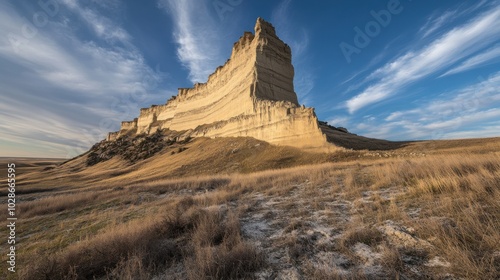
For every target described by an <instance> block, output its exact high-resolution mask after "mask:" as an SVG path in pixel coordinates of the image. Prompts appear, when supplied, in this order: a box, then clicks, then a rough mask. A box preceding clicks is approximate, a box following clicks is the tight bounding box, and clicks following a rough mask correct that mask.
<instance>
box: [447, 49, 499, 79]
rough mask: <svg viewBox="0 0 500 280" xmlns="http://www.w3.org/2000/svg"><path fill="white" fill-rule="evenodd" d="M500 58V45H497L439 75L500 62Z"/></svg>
mask: <svg viewBox="0 0 500 280" xmlns="http://www.w3.org/2000/svg"><path fill="white" fill-rule="evenodd" d="M499 58H500V45H496V46H494V47H493V48H490V49H487V50H486V51H484V52H482V53H480V54H478V55H475V56H473V57H471V58H469V59H467V60H465V61H464V62H462V63H460V65H458V66H456V67H454V68H453V69H451V70H448V71H447V72H446V73H444V74H443V75H441V76H439V77H444V76H448V75H452V74H457V73H460V72H465V71H468V70H471V69H474V68H478V67H480V66H483V65H487V64H492V63H498V62H500V60H499Z"/></svg>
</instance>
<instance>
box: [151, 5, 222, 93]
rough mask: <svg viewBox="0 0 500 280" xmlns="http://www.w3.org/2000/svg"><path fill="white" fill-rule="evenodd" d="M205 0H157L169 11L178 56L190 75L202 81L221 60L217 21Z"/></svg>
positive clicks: (191, 78)
mask: <svg viewBox="0 0 500 280" xmlns="http://www.w3.org/2000/svg"><path fill="white" fill-rule="evenodd" d="M208 4H210V3H207V2H206V1H196V0H160V1H159V2H158V6H159V7H160V8H162V9H163V10H165V11H166V12H167V13H168V14H170V15H171V17H172V19H173V23H174V26H175V31H174V38H175V41H176V42H177V44H178V45H179V47H178V49H177V56H178V58H179V60H180V61H181V63H182V64H183V65H184V66H185V67H186V68H187V69H188V70H189V79H190V80H191V81H192V82H193V83H195V82H205V81H206V80H207V79H208V76H209V75H210V74H211V73H212V72H213V71H214V70H215V68H216V67H217V66H218V65H219V64H221V61H224V60H223V59H222V56H221V49H222V46H221V39H220V32H219V25H218V24H216V21H215V19H214V18H213V16H212V14H211V13H210V12H209V8H208V6H207V5H208Z"/></svg>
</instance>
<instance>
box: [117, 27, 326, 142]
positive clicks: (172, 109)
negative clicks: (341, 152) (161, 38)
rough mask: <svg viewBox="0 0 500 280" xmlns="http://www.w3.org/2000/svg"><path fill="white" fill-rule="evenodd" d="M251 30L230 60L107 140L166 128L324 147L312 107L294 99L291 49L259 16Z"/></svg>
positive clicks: (146, 110)
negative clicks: (203, 80)
mask: <svg viewBox="0 0 500 280" xmlns="http://www.w3.org/2000/svg"><path fill="white" fill-rule="evenodd" d="M254 29H255V34H252V33H251V32H245V33H244V34H243V36H241V38H240V39H239V40H238V41H237V42H236V43H234V46H233V50H232V54H231V58H230V59H228V60H227V62H226V63H225V64H224V65H223V66H219V67H218V68H217V69H216V70H215V72H214V73H213V74H211V75H210V76H209V77H208V81H207V82H206V83H196V84H195V85H194V87H193V88H180V89H179V92H178V94H177V96H174V97H172V98H171V99H170V100H168V101H167V103H166V104H164V105H153V106H152V107H150V108H143V109H141V112H140V115H139V117H138V118H136V119H134V120H133V121H128V122H122V124H121V129H120V131H118V132H112V133H109V135H108V137H107V140H108V141H111V140H115V139H117V138H119V137H121V136H125V135H130V136H133V135H139V134H153V133H155V132H156V131H158V130H163V129H168V130H173V131H179V132H183V133H182V136H181V137H182V138H188V137H202V136H205V137H211V138H215V137H235V136H247V137H254V138H256V139H259V140H263V141H267V142H269V143H272V144H277V145H288V146H294V147H299V148H318V147H326V146H327V145H328V144H327V138H326V136H325V134H323V132H322V131H321V128H320V123H319V122H318V119H317V118H316V115H315V113H314V109H313V108H306V107H304V106H300V105H299V103H298V100H297V95H296V93H295V91H294V87H293V77H294V69H293V66H292V54H291V50H290V47H289V46H288V45H287V44H285V43H284V42H283V41H281V40H280V39H279V38H278V37H277V35H276V32H275V29H274V27H273V26H272V25H271V24H270V23H268V22H266V21H264V20H263V19H261V18H258V19H257V23H256V25H255V28H254ZM322 124H323V125H324V123H322Z"/></svg>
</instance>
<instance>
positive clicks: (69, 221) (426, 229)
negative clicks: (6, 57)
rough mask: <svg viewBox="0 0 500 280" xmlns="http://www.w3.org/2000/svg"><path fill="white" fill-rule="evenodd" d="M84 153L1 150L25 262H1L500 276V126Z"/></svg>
mask: <svg viewBox="0 0 500 280" xmlns="http://www.w3.org/2000/svg"><path fill="white" fill-rule="evenodd" d="M85 157H86V155H84V156H82V157H80V158H77V159H74V160H72V161H69V162H66V163H64V164H60V163H59V164H56V163H55V162H47V161H44V160H38V161H37V160H31V161H23V162H21V161H17V162H16V159H10V160H7V159H4V160H3V161H14V162H16V163H18V167H17V170H16V173H17V174H18V176H17V207H18V214H19V216H18V219H19V220H18V223H17V226H18V227H17V229H16V230H17V238H18V240H17V244H18V246H17V247H18V251H17V254H18V269H19V270H18V272H16V274H12V273H6V272H5V271H4V270H2V274H3V275H0V277H1V278H3V279H197V280H201V279H240V278H241V279H498V278H499V277H500V274H499V273H500V138H490V139H472V140H454V141H425V142H414V143H408V144H406V145H404V146H402V147H400V148H398V149H395V150H385V151H368V150H358V151H354V150H339V151H336V152H334V153H331V154H326V153H322V154H319V153H318V154H316V153H311V152H302V151H300V150H297V149H293V148H287V147H275V146H271V145H269V144H266V143H264V142H260V141H257V140H253V139H249V138H220V139H195V140H192V141H190V142H189V143H184V144H179V145H177V144H176V145H172V146H169V147H167V148H165V149H164V150H162V152H160V153H159V154H157V155H155V156H153V157H150V158H148V159H145V160H143V161H140V162H137V163H134V164H132V163H129V162H126V161H124V160H122V159H120V158H116V157H115V158H112V159H110V160H108V161H105V162H102V163H98V164H96V165H93V166H90V167H85V165H84V162H85ZM5 166H6V164H5V162H2V165H1V167H2V169H0V172H2V174H6V170H5ZM2 176H3V175H2ZM5 197H6V195H5V190H2V195H1V199H2V201H1V202H2V203H5ZM4 205H5V204H4ZM0 219H2V220H4V221H5V220H6V211H1V212H0ZM1 233H2V236H5V235H6V234H7V231H6V228H5V227H2V228H1ZM3 246H4V245H2V248H4V247H3ZM2 251H4V249H2ZM5 261H6V255H5V254H2V256H1V262H2V263H5Z"/></svg>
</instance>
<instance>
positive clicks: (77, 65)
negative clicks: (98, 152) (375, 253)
mask: <svg viewBox="0 0 500 280" xmlns="http://www.w3.org/2000/svg"><path fill="white" fill-rule="evenodd" d="M259 16H260V17H263V18H264V19H266V20H268V21H270V22H271V23H273V25H274V26H275V27H276V31H277V34H278V36H279V37H280V38H281V39H282V40H284V41H285V42H286V43H288V44H289V45H290V46H291V48H292V54H293V64H294V67H295V91H296V92H297V94H298V96H299V102H300V103H301V104H305V105H306V106H312V107H315V108H316V114H317V115H318V117H319V119H321V120H325V121H328V122H329V123H330V124H332V125H334V126H344V127H346V128H348V129H349V130H350V131H351V132H354V133H357V134H360V135H365V136H370V137H376V138H384V139H390V140H414V139H451V138H470V137H487V136H500V92H499V91H500V90H499V89H500V1H496V0H491V1H446V0H443V1H430V0H429V1H410V0H399V1H397V0H384V1H368V0H364V1H308V2H307V3H306V1H299V0H281V1H264V0H252V1H248V0H207V1H201V0H200V1H195V0H176V1H174V0H155V1H131V0H130V1H126V0H108V1H97V0H41V1H27V0H24V1H23V0H21V1H14V0H11V1H2V2H0V85H1V87H0V120H1V122H0V129H1V134H0V156H31V157H63V158H66V157H72V156H75V155H77V154H80V153H82V152H84V151H85V150H86V149H88V148H89V147H90V146H91V145H92V144H94V143H95V142H98V141H100V140H101V139H103V138H104V137H105V134H106V133H107V132H108V131H114V130H117V129H118V128H119V124H120V122H121V121H122V120H131V119H133V118H134V117H136V116H137V115H138V113H139V108H141V107H149V106H150V105H151V104H163V103H165V101H166V100H167V99H168V98H169V97H170V96H172V95H174V94H176V93H177V88H179V87H191V86H192V84H193V83H194V82H196V81H198V82H205V81H206V79H207V77H208V75H209V74H210V73H211V72H212V71H213V70H214V69H215V68H216V67H217V66H219V65H222V64H224V62H225V61H226V60H227V59H228V58H229V56H230V52H231V49H232V45H233V43H234V42H235V41H237V40H238V38H239V37H240V36H241V35H242V34H243V31H253V26H254V24H255V20H256V18H257V17H259Z"/></svg>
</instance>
